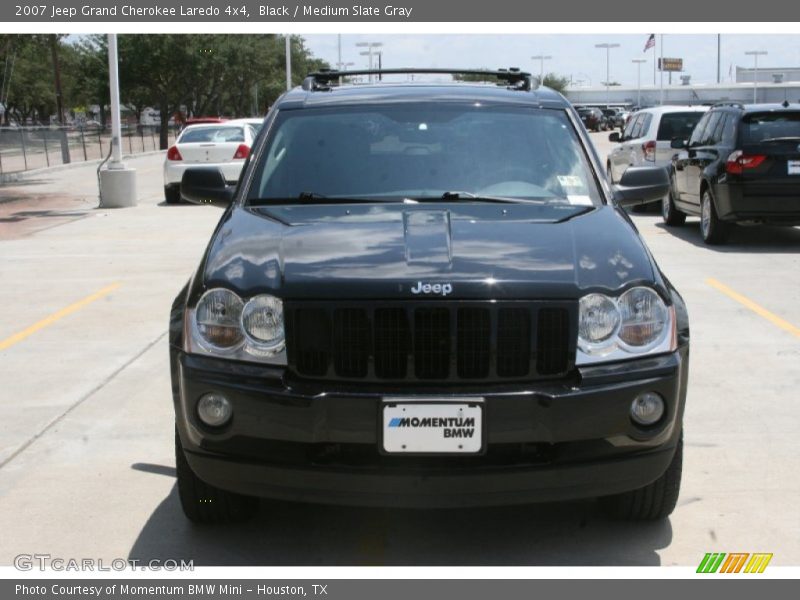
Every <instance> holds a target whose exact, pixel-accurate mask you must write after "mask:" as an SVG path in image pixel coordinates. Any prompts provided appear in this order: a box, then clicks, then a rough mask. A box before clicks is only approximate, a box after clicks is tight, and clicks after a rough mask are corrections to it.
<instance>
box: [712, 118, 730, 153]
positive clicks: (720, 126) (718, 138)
mask: <svg viewBox="0 0 800 600" xmlns="http://www.w3.org/2000/svg"><path fill="white" fill-rule="evenodd" d="M729 118H730V117H729V116H728V113H720V119H719V121H718V122H717V126H716V127H715V128H714V134H713V135H712V136H711V143H712V144H714V145H715V146H716V145H717V144H719V143H721V142H722V134H723V132H724V131H725V124H726V123H727V122H728V119H729Z"/></svg>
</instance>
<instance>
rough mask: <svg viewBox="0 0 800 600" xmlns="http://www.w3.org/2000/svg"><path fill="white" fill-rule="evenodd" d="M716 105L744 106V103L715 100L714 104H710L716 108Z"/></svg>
mask: <svg viewBox="0 0 800 600" xmlns="http://www.w3.org/2000/svg"><path fill="white" fill-rule="evenodd" d="M718 106H733V107H734V108H744V104H742V103H741V102H717V103H716V104H712V105H711V108H717V107H718Z"/></svg>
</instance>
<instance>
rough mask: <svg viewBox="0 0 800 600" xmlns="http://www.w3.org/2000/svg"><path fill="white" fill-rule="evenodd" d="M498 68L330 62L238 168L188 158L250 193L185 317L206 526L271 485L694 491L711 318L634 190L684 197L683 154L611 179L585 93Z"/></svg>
mask: <svg viewBox="0 0 800 600" xmlns="http://www.w3.org/2000/svg"><path fill="white" fill-rule="evenodd" d="M408 72H411V71H409V70H406V71H403V73H408ZM413 72H417V71H413ZM424 72H426V73H431V72H432V71H430V70H426V71H424ZM448 72H449V71H448ZM461 73H463V71H461ZM359 74H363V73H354V72H350V73H348V74H346V75H345V77H350V76H352V75H359ZM382 74H383V75H384V76H386V78H387V79H388V75H389V74H392V73H390V72H387V71H383V72H382ZM394 74H395V75H396V74H397V73H394ZM485 74H486V76H487V77H492V78H496V80H497V81H498V84H497V85H489V84H480V83H478V84H475V83H469V84H467V83H449V84H448V83H444V84H443V83H419V82H417V83H388V82H387V81H384V82H382V83H380V84H376V85H337V84H338V81H339V80H340V74H339V73H335V72H324V73H317V74H314V75H312V76H309V77H308V78H307V79H306V80H305V82H304V84H303V86H302V87H301V88H297V89H295V90H292V91H290V92H288V93H287V94H285V95H284V96H283V97H281V98H280V99H279V100H278V101H277V102H276V103H275V105H274V107H273V108H272V110H271V111H270V112H269V114H268V115H267V117H266V120H265V125H264V128H263V130H262V133H261V134H260V136H259V139H258V140H257V141H256V143H255V145H254V148H253V151H252V153H251V157H250V159H249V161H248V163H247V165H246V166H245V168H244V170H243V172H242V176H241V179H240V181H239V183H238V185H237V186H236V187H235V188H231V187H227V186H226V185H225V181H224V178H223V177H222V175H221V174H220V173H219V172H217V171H214V170H211V169H208V168H206V169H203V168H198V169H192V170H187V172H186V174H185V175H184V178H183V182H182V190H181V191H182V195H183V196H184V197H186V198H188V199H191V200H193V201H195V202H206V203H212V204H218V205H223V206H224V207H225V212H224V214H223V215H222V219H221V220H220V222H219V225H218V226H217V228H216V231H215V232H214V234H213V236H212V238H211V242H210V243H209V245H208V249H207V250H206V253H205V255H204V256H203V259H202V262H201V263H200V267H199V268H198V270H197V272H196V273H195V274H194V276H193V277H192V279H191V280H190V281H189V283H188V284H187V285H186V287H185V288H184V289H183V290H182V291H181V292H180V294H179V295H178V297H177V298H176V300H175V303H174V305H173V307H172V314H171V322H170V359H171V367H172V381H173V394H174V403H175V414H176V425H177V426H176V439H175V443H176V454H177V470H178V487H179V492H180V498H181V503H182V505H183V509H184V512H185V513H186V515H187V516H188V517H189V518H190V519H192V520H193V521H202V522H208V521H218V520H228V519H236V518H244V517H247V516H249V515H250V514H252V513H253V512H254V510H255V509H256V507H257V505H258V503H257V500H256V499H255V498H256V497H259V496H260V497H268V498H279V499H285V500H296V501H308V502H324V503H341V504H355V505H384V506H386V505H391V506H407V507H446V506H472V505H487V504H495V505H496V504H510V503H527V502H534V501H552V500H559V499H566V498H582V497H602V498H603V502H604V504H605V505H606V506H607V507H608V508H609V509H610V510H611V511H612V512H613V513H614V514H616V515H617V516H619V517H623V518H629V519H657V518H664V517H666V516H667V515H669V514H670V512H671V511H672V509H673V508H674V506H675V502H676V500H677V495H678V488H679V484H680V473H681V448H682V417H683V409H684V401H685V396H686V381H687V368H688V356H689V325H688V320H687V313H686V309H685V306H684V303H683V301H682V300H681V297H680V296H679V295H678V293H677V292H676V291H675V289H674V288H673V287H672V286H671V285H670V283H669V281H668V280H667V279H666V277H665V276H664V275H663V274H662V273H661V271H660V270H659V268H658V266H657V265H656V263H655V261H654V260H653V257H652V256H651V255H650V253H649V251H648V250H647V248H646V247H645V245H644V242H643V241H642V239H641V238H640V237H639V235H638V233H637V231H636V229H635V227H634V226H633V224H632V223H631V221H630V220H629V218H628V217H627V215H626V214H625V212H624V211H623V210H622V209H621V208H620V206H621V205H624V204H635V203H643V202H648V201H652V200H655V199H658V198H661V197H662V196H663V195H664V194H666V193H667V190H668V187H667V186H668V178H667V175H666V172H665V171H664V170H663V169H659V168H654V167H641V168H631V169H628V170H627V171H626V173H625V175H624V176H623V178H622V181H621V182H620V184H619V185H617V186H614V187H611V186H610V185H609V184H608V182H607V181H606V179H605V176H604V169H603V164H602V162H601V161H600V160H598V157H597V155H596V153H595V151H594V150H593V148H592V145H591V142H590V140H589V138H588V137H587V135H586V132H585V129H584V128H583V127H582V126H581V124H580V119H579V117H578V115H577V114H576V112H575V110H574V109H573V108H571V106H570V104H569V103H568V102H567V101H566V100H565V99H564V98H563V97H562V96H560V95H559V94H557V93H555V92H553V91H552V90H549V89H545V88H541V87H537V86H536V85H535V84H534V80H532V79H531V77H530V75H528V74H527V73H520V72H519V71H517V70H508V71H497V72H486V73H485Z"/></svg>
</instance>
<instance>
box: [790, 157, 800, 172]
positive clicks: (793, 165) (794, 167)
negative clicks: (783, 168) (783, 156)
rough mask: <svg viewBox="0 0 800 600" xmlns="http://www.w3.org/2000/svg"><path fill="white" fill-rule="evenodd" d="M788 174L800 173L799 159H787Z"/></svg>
mask: <svg viewBox="0 0 800 600" xmlns="http://www.w3.org/2000/svg"><path fill="white" fill-rule="evenodd" d="M789 175H800V160H790V161H789Z"/></svg>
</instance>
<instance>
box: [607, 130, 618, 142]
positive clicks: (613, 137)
mask: <svg viewBox="0 0 800 600" xmlns="http://www.w3.org/2000/svg"><path fill="white" fill-rule="evenodd" d="M608 141H609V142H619V141H620V137H619V131H615V132H614V133H609V134H608Z"/></svg>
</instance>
